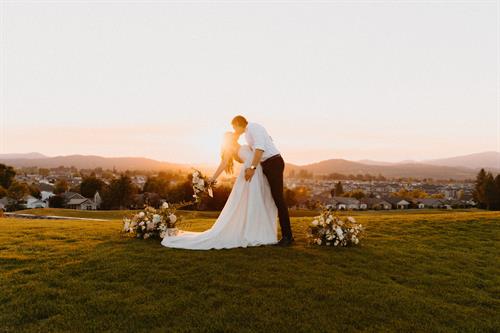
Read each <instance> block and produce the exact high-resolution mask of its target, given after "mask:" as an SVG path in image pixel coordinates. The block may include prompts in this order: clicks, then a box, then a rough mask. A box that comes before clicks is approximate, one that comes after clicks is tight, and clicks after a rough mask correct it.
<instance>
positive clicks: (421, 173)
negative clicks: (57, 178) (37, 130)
mask: <svg viewBox="0 0 500 333" xmlns="http://www.w3.org/2000/svg"><path fill="white" fill-rule="evenodd" d="M0 163H3V164H8V165H12V166H15V167H30V166H37V167H41V168H56V167H59V166H66V167H70V166H74V167H77V168H79V169H91V168H97V167H101V168H103V169H113V168H115V169H117V170H119V171H124V170H127V169H128V170H134V169H135V170H152V171H159V170H189V169H190V168H191V167H196V168H200V169H202V170H210V169H211V170H213V169H214V167H213V166H212V167H208V166H206V165H204V166H201V165H187V164H179V163H170V162H162V161H157V160H153V159H149V158H143V157H101V156H93V155H69V156H56V157H47V156H44V155H42V154H40V153H28V154H0ZM479 168H485V169H487V170H490V171H493V172H496V173H498V172H500V152H494V151H490V152H483V153H477V154H470V155H463V156H455V157H450V158H443V159H435V160H427V161H403V162H396V163H392V162H381V161H372V160H361V161H357V162H356V161H349V160H345V159H330V160H326V161H321V162H318V163H313V164H308V165H294V164H287V169H288V170H295V171H300V170H306V171H308V172H312V173H314V174H329V173H341V174H346V175H348V174H353V175H357V174H372V175H379V174H381V175H383V176H385V177H416V178H434V179H449V178H453V179H471V178H474V177H475V176H476V174H477V171H478V169H479Z"/></svg>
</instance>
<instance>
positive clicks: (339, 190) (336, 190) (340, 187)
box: [335, 181, 344, 197]
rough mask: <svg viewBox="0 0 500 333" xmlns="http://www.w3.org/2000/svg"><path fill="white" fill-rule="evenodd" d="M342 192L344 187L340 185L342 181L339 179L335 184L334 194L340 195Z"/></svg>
mask: <svg viewBox="0 0 500 333" xmlns="http://www.w3.org/2000/svg"><path fill="white" fill-rule="evenodd" d="M342 194H344V187H343V186H342V183H341V182H340V181H339V182H338V183H337V184H335V196H337V197H340V196H342Z"/></svg>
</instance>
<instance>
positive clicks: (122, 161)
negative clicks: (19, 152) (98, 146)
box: [0, 155, 190, 171]
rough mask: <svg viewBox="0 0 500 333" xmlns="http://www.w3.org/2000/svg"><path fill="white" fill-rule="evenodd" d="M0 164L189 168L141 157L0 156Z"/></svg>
mask: <svg viewBox="0 0 500 333" xmlns="http://www.w3.org/2000/svg"><path fill="white" fill-rule="evenodd" d="M0 163H4V164H8V165H12V166H15V167H18V168H19V167H32V166H36V167H40V168H57V167H59V166H65V167H71V166H74V167H76V168H79V169H93V168H99V167H100V168H103V169H113V168H116V169H117V170H119V171H125V170H153V171H159V170H179V169H180V170H187V169H189V168H190V167H189V166H187V165H184V164H175V163H168V162H160V161H156V160H153V159H148V158H143V157H100V156H92V155H69V156H57V157H45V158H32V159H27V158H15V159H4V158H3V157H2V156H0Z"/></svg>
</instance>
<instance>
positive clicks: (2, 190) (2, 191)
mask: <svg viewBox="0 0 500 333" xmlns="http://www.w3.org/2000/svg"><path fill="white" fill-rule="evenodd" d="M6 196H7V190H6V189H5V188H3V186H0V199H1V198H3V197H6Z"/></svg>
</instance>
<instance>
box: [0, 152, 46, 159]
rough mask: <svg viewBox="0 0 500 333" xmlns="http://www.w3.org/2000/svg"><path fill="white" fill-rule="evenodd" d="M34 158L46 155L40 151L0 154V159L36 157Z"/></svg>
mask: <svg viewBox="0 0 500 333" xmlns="http://www.w3.org/2000/svg"><path fill="white" fill-rule="evenodd" d="M36 158H47V156H45V155H43V154H40V153H26V154H0V160H2V159H5V160H7V159H36Z"/></svg>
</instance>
